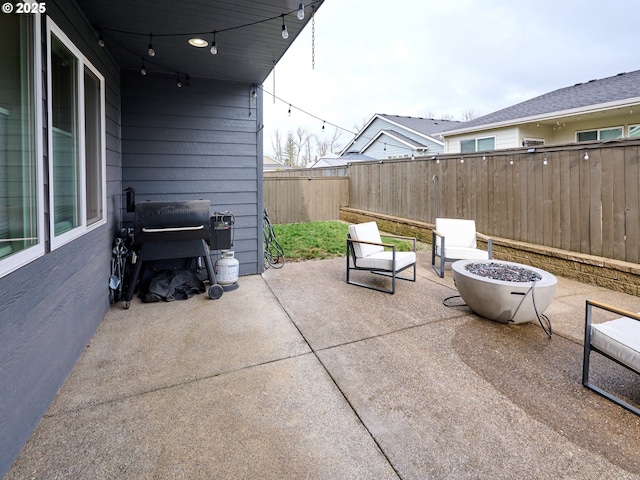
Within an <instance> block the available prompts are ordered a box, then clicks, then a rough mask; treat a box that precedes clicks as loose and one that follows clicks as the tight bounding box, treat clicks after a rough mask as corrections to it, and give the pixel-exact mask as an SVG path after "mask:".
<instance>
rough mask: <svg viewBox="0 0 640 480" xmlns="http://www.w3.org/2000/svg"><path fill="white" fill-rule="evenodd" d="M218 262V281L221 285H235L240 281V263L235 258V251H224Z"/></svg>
mask: <svg viewBox="0 0 640 480" xmlns="http://www.w3.org/2000/svg"><path fill="white" fill-rule="evenodd" d="M220 254H221V256H220V259H219V260H218V261H217V262H216V280H217V281H218V283H219V284H220V285H233V284H234V283H236V282H237V281H238V271H239V270H240V262H238V260H236V259H235V258H234V256H233V255H234V253H233V250H222V251H221V252H220Z"/></svg>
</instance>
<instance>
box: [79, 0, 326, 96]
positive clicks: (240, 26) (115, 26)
mask: <svg viewBox="0 0 640 480" xmlns="http://www.w3.org/2000/svg"><path fill="white" fill-rule="evenodd" d="M323 1H324V0H308V1H307V2H304V3H305V6H306V8H305V16H304V19H303V20H299V19H298V18H297V16H296V13H297V10H298V6H299V4H300V1H299V0H182V1H175V0H154V1H152V0H138V1H136V2H131V1H128V0H127V1H125V0H110V1H108V2H106V1H104V0H77V3H78V5H79V6H80V8H81V9H82V10H83V11H84V13H85V15H86V16H87V18H88V19H89V21H90V22H91V24H92V25H93V26H94V27H95V29H96V31H97V32H98V34H101V35H102V36H103V38H104V41H105V48H107V49H108V50H109V52H110V53H111V55H112V56H113V57H114V59H115V60H116V62H118V64H119V65H120V67H121V68H122V69H132V70H139V69H140V68H141V66H142V63H143V59H144V64H145V68H146V70H147V71H148V72H162V73H169V74H175V73H180V74H182V75H185V74H186V75H190V76H192V77H195V76H199V77H208V78H215V79H220V80H230V81H240V82H249V83H256V84H261V83H262V82H263V81H264V80H265V78H266V77H267V76H268V75H269V73H270V72H271V70H272V69H273V67H274V65H275V64H276V63H277V62H278V60H279V59H280V58H281V57H282V55H283V54H284V53H285V52H286V51H287V49H288V48H289V46H290V45H291V43H292V42H293V41H294V40H295V39H296V37H297V36H298V34H299V33H300V31H301V30H302V29H303V28H304V26H305V25H306V24H307V23H308V22H309V21H311V13H312V10H313V9H315V11H317V9H318V8H319V7H320V6H321V5H322V2H323ZM282 15H284V17H282ZM283 19H284V22H285V25H286V27H287V30H288V32H289V38H288V39H286V40H285V39H283V38H282V35H281V33H282V22H283ZM214 31H215V32H216V45H217V47H218V54H217V55H212V54H211V53H210V47H211V44H212V41H213V32H214ZM197 33H199V34H200V35H195V34H197ZM150 34H153V37H152V43H153V48H154V50H155V52H156V55H155V56H154V57H150V56H149V55H148V54H147V50H148V45H149V41H150V37H149V35H150ZM190 34H193V35H190ZM191 37H200V38H203V39H204V40H206V41H207V42H208V46H206V47H204V48H196V47H193V46H191V45H189V44H188V43H187V41H188V40H189V38H191Z"/></svg>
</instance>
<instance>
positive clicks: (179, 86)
mask: <svg viewBox="0 0 640 480" xmlns="http://www.w3.org/2000/svg"><path fill="white" fill-rule="evenodd" d="M176 87H178V88H182V82H181V81H180V74H178V80H176Z"/></svg>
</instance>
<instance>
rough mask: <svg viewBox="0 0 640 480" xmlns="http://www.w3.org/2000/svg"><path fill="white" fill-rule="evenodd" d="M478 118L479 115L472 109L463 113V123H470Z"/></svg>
mask: <svg viewBox="0 0 640 480" xmlns="http://www.w3.org/2000/svg"><path fill="white" fill-rule="evenodd" d="M476 118H478V114H477V113H476V112H474V111H473V110H472V109H469V110H465V111H464V112H463V113H462V121H463V122H470V121H471V120H474V119H476Z"/></svg>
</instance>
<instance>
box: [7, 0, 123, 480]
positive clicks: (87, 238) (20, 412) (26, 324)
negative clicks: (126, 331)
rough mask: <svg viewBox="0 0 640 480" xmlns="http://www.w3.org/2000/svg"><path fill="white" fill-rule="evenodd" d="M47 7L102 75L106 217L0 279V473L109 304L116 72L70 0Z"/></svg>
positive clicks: (117, 149) (116, 179) (116, 158)
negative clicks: (104, 97)
mask: <svg viewBox="0 0 640 480" xmlns="http://www.w3.org/2000/svg"><path fill="white" fill-rule="evenodd" d="M47 14H48V15H49V16H51V18H53V20H54V21H55V22H56V24H57V25H58V26H59V27H60V28H62V29H63V30H64V32H65V33H66V34H67V35H68V36H69V38H70V39H71V40H72V41H73V42H74V43H75V45H76V46H77V47H78V48H79V49H80V50H81V51H82V52H83V54H84V55H85V56H87V58H89V60H90V61H91V62H92V63H93V65H94V66H95V67H96V68H97V69H98V70H99V71H100V73H101V74H102V75H104V77H105V83H106V115H107V121H106V129H107V145H106V147H107V192H108V193H107V195H108V202H107V207H108V216H107V225H105V226H102V227H99V228H97V229H95V230H93V231H91V232H89V233H88V234H86V235H84V236H82V237H81V238H79V239H77V240H75V241H73V242H71V243H69V244H67V245H64V246H63V247H61V248H59V249H57V250H55V251H52V252H47V253H46V254H45V255H44V256H43V257H41V258H40V259H38V260H36V261H33V262H31V263H30V264H28V265H26V266H24V267H22V268H20V269H18V270H16V271H15V272H12V273H11V274H9V275H7V276H5V277H3V278H1V279H0V339H1V344H2V346H1V347H0V386H1V387H0V478H2V477H3V476H4V475H5V473H6V472H7V470H8V469H9V467H10V466H11V464H12V463H13V461H14V459H15V457H16V456H17V454H18V453H19V451H20V449H21V448H22V446H23V445H24V443H25V442H26V441H27V439H28V438H29V436H30V435H31V432H32V431H33V429H34V428H35V426H36V425H37V424H38V422H39V421H40V419H41V417H42V415H43V414H44V413H45V411H46V409H47V408H48V406H49V404H50V403H51V401H52V399H53V398H54V396H55V394H56V392H57V391H58V389H59V388H60V386H61V385H62V383H63V382H64V380H65V378H66V377H67V375H68V374H69V372H70V371H71V368H72V367H73V365H74V364H75V362H76V361H77V359H78V357H79V356H80V354H81V353H82V351H83V350H84V348H85V346H86V345H87V343H88V342H89V340H90V338H91V336H92V335H93V332H94V331H95V329H96V328H97V326H98V325H99V324H100V322H101V321H102V319H103V318H104V315H105V314H106V312H107V310H108V308H109V299H108V287H107V284H108V278H109V259H110V256H111V253H110V252H111V240H112V238H113V234H114V232H115V230H116V227H117V226H118V223H119V218H118V215H119V210H120V191H121V190H122V186H121V183H120V179H121V174H120V163H121V145H120V103H121V102H120V72H119V70H118V67H117V66H116V65H115V64H114V63H113V62H112V61H111V59H110V57H109V56H108V54H107V52H106V51H105V50H103V49H101V48H99V47H98V46H97V41H96V36H95V33H94V32H93V30H92V29H91V27H90V26H89V25H88V24H87V23H86V22H85V19H84V16H82V15H81V14H80V13H79V12H78V11H77V10H76V6H75V3H74V2H71V1H67V0H60V1H56V2H47ZM44 20H45V19H44V18H43V27H44ZM43 30H44V28H43ZM43 39H46V36H45V35H44V34H43ZM44 58H46V54H45V56H44ZM43 68H45V67H43ZM43 84H44V85H46V82H44V80H43ZM45 95H46V92H45ZM43 105H45V106H46V101H44V102H43ZM44 135H45V136H44V138H45V139H46V131H45V134H44ZM43 143H44V146H43V148H46V140H45V141H44V142H43ZM45 156H46V153H45ZM46 182H47V180H46V179H45V183H46Z"/></svg>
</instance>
